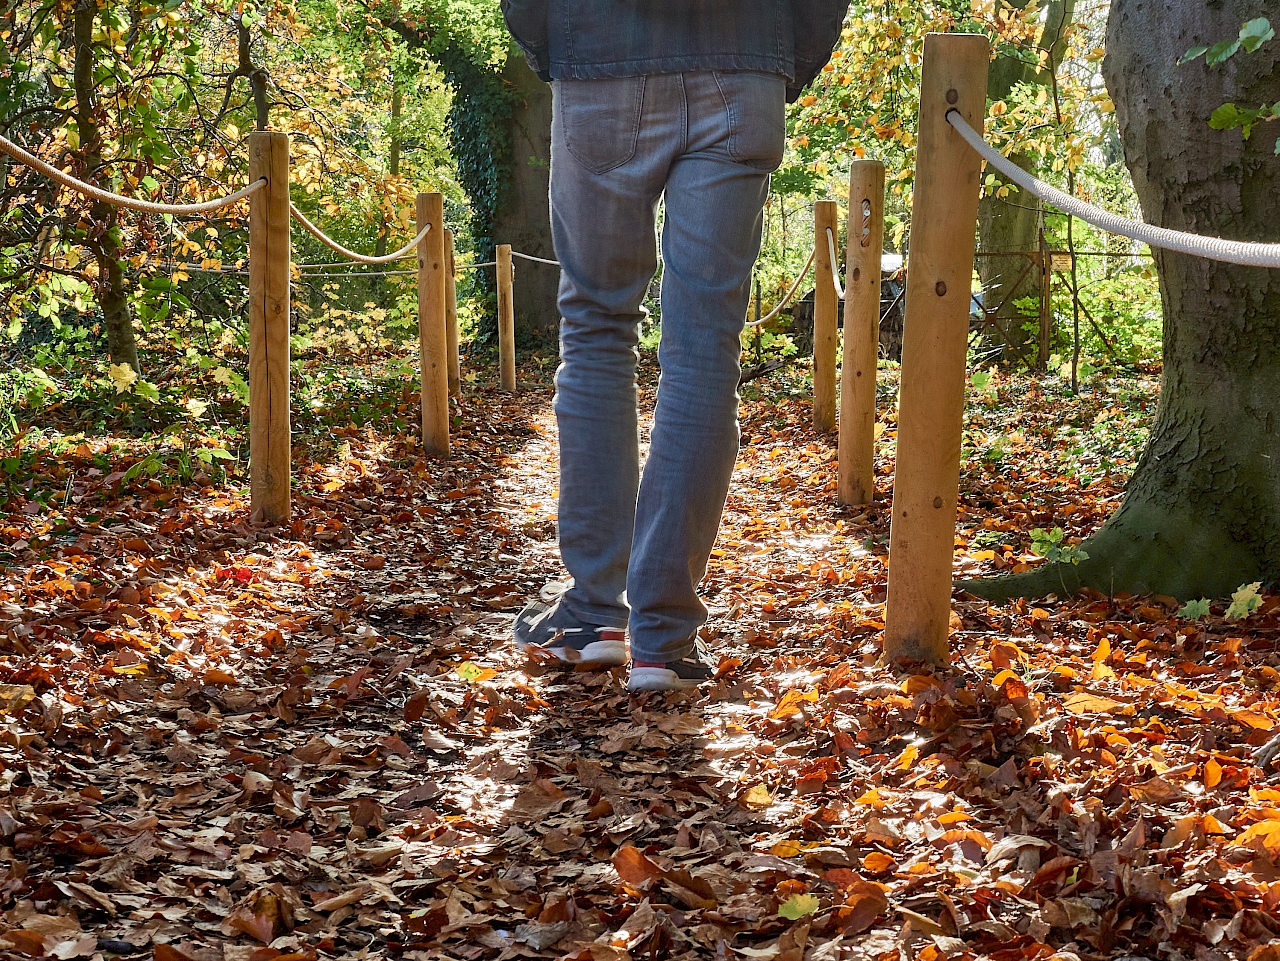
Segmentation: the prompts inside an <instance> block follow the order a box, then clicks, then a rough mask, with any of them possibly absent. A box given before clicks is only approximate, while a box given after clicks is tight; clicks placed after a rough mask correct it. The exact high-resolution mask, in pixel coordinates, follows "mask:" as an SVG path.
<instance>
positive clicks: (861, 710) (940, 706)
mask: <svg viewBox="0 0 1280 961" xmlns="http://www.w3.org/2000/svg"><path fill="white" fill-rule="evenodd" d="M792 386H793V385H788V384H787V383H786V382H782V383H780V384H772V385H770V384H762V383H757V384H753V385H752V387H751V389H750V390H749V391H748V392H747V393H748V396H747V398H746V400H745V402H744V407H743V424H742V430H743V439H744V445H743V449H742V454H741V457H740V462H739V465H738V471H737V474H736V477H735V487H734V489H733V491H732V493H731V494H730V499H729V504H728V507H727V510H726V517H725V525H724V528H723V531H722V535H721V537H720V540H719V542H718V543H717V547H716V551H715V556H714V557H713V561H712V571H711V574H710V575H709V578H708V581H707V584H706V593H707V598H708V603H709V605H710V607H711V610H712V620H711V622H710V625H709V628H708V631H707V635H708V640H709V641H710V642H711V644H712V646H713V647H714V648H715V649H716V650H717V651H718V652H719V654H720V656H721V662H720V669H719V671H718V674H717V677H716V679H715V681H714V682H713V683H712V684H711V685H710V687H709V690H707V691H706V692H704V693H702V694H678V695H667V696H660V695H652V696H645V697H632V696H630V695H628V694H627V693H626V691H625V689H624V687H623V682H624V677H623V675H622V673H621V672H620V671H617V672H612V673H597V674H592V673H585V672H582V673H565V672H561V671H556V670H552V669H550V667H548V666H547V665H542V664H538V663H533V662H530V661H528V660H526V659H524V658H522V657H520V656H518V655H517V654H516V653H515V652H514V651H513V650H512V649H511V647H510V646H509V645H508V644H506V643H505V638H506V635H507V632H508V630H509V626H510V623H511V618H512V616H513V614H514V613H515V611H517V610H518V609H519V607H520V605H521V604H522V603H523V600H524V599H525V598H526V597H528V596H529V595H530V594H532V593H533V592H535V591H537V590H538V589H539V588H540V587H541V586H542V585H543V583H544V582H545V581H546V580H547V579H548V578H549V577H554V576H556V575H557V573H558V572H557V569H556V566H555V542H554V537H555V487H554V485H555V480H554V478H555V472H554V426H553V421H552V418H551V414H550V409H549V408H550V392H549V388H548V387H547V386H546V385H545V384H540V385H538V386H536V387H532V388H531V389H529V390H527V391H526V392H525V393H524V394H522V395H521V396H520V397H519V398H509V397H507V396H505V395H503V394H500V393H498V392H496V391H493V390H491V389H485V390H483V391H482V392H478V393H476V394H472V395H471V396H470V397H469V399H468V400H467V401H466V402H464V403H462V404H460V405H459V406H458V409H457V419H456V429H457V434H456V437H455V452H454V457H453V459H452V460H451V461H450V462H449V463H448V464H445V465H441V464H438V463H433V462H424V461H422V459H421V458H420V457H419V456H418V453H417V451H416V450H415V448H414V444H413V441H412V439H410V438H407V437H405V436H379V435H377V434H375V433H372V432H369V431H362V430H356V429H354V428H353V429H350V430H347V431H346V432H345V434H344V436H343V438H342V442H343V444H344V450H345V451H346V452H347V454H348V455H349V456H344V457H343V458H341V459H338V460H331V461H329V462H327V463H326V462H319V461H317V462H310V461H307V460H305V456H304V458H303V460H302V463H301V465H300V467H299V474H300V478H301V484H300V488H301V489H300V491H299V492H298V493H297V495H296V496H295V513H294V518H293V521H292V522H291V524H290V525H289V527H288V529H287V530H282V531H269V530H264V529H261V528H258V527H255V526H254V525H253V524H252V523H250V521H249V519H248V510H247V505H246V503H245V501H244V499H243V496H242V492H241V491H238V490H236V489H235V488H231V487H227V488H224V489H210V488H206V489H203V490H202V489H199V488H194V489H190V490H167V489H159V490H157V489H155V488H156V487H157V486H159V485H155V484H154V483H152V484H147V485H142V486H141V487H139V486H138V485H134V486H133V487H127V486H122V485H120V484H119V483H118V481H119V477H118V476H117V477H116V478H115V482H113V483H106V480H107V478H104V477H103V476H102V472H101V471H97V472H95V471H93V470H90V469H87V466H86V465H88V464H89V463H91V462H96V461H91V457H92V456H93V455H94V453H95V452H94V451H92V450H81V451H76V450H71V451H67V452H64V453H63V454H61V455H60V456H59V458H58V459H57V461H56V464H55V465H54V467H55V468H56V470H60V471H61V472H62V473H61V474H59V475H58V479H59V483H63V482H65V484H66V490H67V496H66V497H65V498H63V499H62V500H61V503H59V502H58V501H57V500H48V499H46V500H43V501H41V500H37V499H36V498H35V497H24V496H23V495H22V494H18V495H15V496H13V497H11V499H10V501H9V502H8V504H7V506H6V512H5V514H4V515H3V519H2V520H0V549H3V550H5V551H6V552H7V553H6V554H4V555H3V556H4V557H7V558H10V560H6V561H4V563H3V567H2V568H0V627H2V628H3V632H4V635H3V636H4V641H3V649H2V650H0V655H2V657H0V759H2V762H0V763H2V764H3V770H2V772H0V847H2V848H3V849H4V854H5V863H6V864H7V865H8V866H7V869H6V873H5V875H4V880H3V899H2V900H0V912H2V914H0V951H2V952H3V954H4V956H6V957H10V956H11V957H37V958H38V957H51V958H117V957H119V958H131V957H139V958H141V957H146V958H156V959H162V961H182V959H191V961H215V959H217V961H272V959H284V961H295V959H298V961H301V959H307V961H310V959H320V958H408V959H419V958H421V959H435V958H449V959H499V958H501V959H507V958H560V959H565V961H625V959H631V958H637V959H638V958H716V959H730V958H760V959H780V961H801V959H813V961H826V959H839V958H874V959H884V961H888V959H891V958H918V959H920V961H939V959H944V958H945V959H967V958H979V957H982V958H987V957H989V958H993V959H997V961H1018V959H1036V958H1049V957H1055V956H1056V957H1060V958H1065V959H1073V958H1075V959H1081V961H1084V959H1094V958H1107V957H1118V956H1144V957H1152V958H1155V957H1161V958H1172V959H1190V958H1193V957H1194V958H1196V959H1197V961H1200V959H1205V961H1209V959H1216V958H1242V959H1249V961H1274V959H1276V958H1277V957H1280V782H1278V780H1277V778H1276V775H1275V773H1274V771H1271V770H1268V769H1266V768H1264V767H1260V766H1259V763H1264V762H1265V761H1266V758H1265V757H1264V758H1262V759H1259V757H1258V755H1257V754H1256V753H1255V752H1256V751H1257V749H1258V748H1259V747H1260V746H1261V745H1264V744H1266V743H1267V742H1268V740H1269V739H1270V738H1272V737H1273V736H1274V735H1275V734H1276V733H1277V727H1278V724H1277V711H1278V710H1280V652H1278V650H1277V637H1278V636H1280V598H1277V597H1276V596H1275V595H1271V594H1267V593H1265V592H1263V593H1258V591H1257V587H1256V586H1255V585H1250V586H1249V587H1250V590H1249V597H1248V598H1246V601H1247V602H1248V603H1247V605H1246V606H1248V607H1250V608H1251V609H1250V610H1247V611H1242V610H1241V609H1239V608H1240V605H1239V604H1237V605H1236V607H1237V609H1233V610H1231V611H1229V612H1228V611H1227V610H1225V608H1224V606H1223V605H1214V606H1213V607H1212V609H1204V610H1202V609H1200V608H1196V610H1195V614H1196V618H1195V619H1188V618H1187V617H1185V616H1180V615H1179V610H1180V608H1179V605H1178V603H1177V602H1175V601H1174V600H1173V599H1171V598H1160V597H1154V598H1153V597H1125V596H1120V597H1116V598H1107V597H1103V596H1098V595H1093V596H1082V597H1080V598H1075V599H1071V600H1061V599H1054V598H1050V599H1049V600H1046V601H1039V602H1035V603H1028V602H1025V601H1017V602H1012V603H1009V604H1005V605H988V604H987V603H986V602H983V601H979V600H976V599H974V598H972V597H969V596H966V595H962V594H957V597H956V601H955V605H954V610H955V616H954V618H953V624H952V626H953V638H952V641H953V655H954V657H953V666H952V668H951V669H949V670H947V671H943V672H938V673H934V674H930V673H924V674H916V675H910V676H901V675H897V674H894V673H893V672H891V671H888V670H886V669H884V668H882V667H880V666H878V665H877V663H876V662H877V657H878V650H877V644H878V636H879V632H880V631H881V630H882V628H883V603H884V594H885V576H886V543H887V535H888V519H887V512H886V511H885V509H884V503H885V499H886V498H887V495H888V494H889V492H890V489H891V485H892V470H893V460H892V443H893V438H894V433H895V432H894V426H893V423H892V418H891V414H889V415H886V417H885V430H884V431H883V433H882V435H881V437H880V440H879V443H880V445H881V452H880V453H881V456H880V458H879V468H878V469H879V472H880V476H879V478H878V485H879V494H880V500H879V501H878V502H877V504H876V505H875V506H874V507H871V508H864V509H843V508H839V507H837V506H836V505H835V502H834V492H835V469H834V449H833V438H830V437H815V436H814V435H813V434H812V432H811V430H810V429H809V428H808V426H807V415H808V408H807V405H806V403H805V402H804V400H803V397H802V396H799V395H798V392H797V391H796V390H794V389H791V387H792ZM997 386H999V385H997ZM652 387H653V378H652V372H651V371H650V372H647V377H646V380H645V383H644V396H645V404H646V407H648V406H650V405H651V395H652ZM1003 387H1004V390H1003V391H1000V390H997V389H996V388H992V389H989V390H986V391H984V392H983V394H982V398H981V399H980V400H979V401H978V403H976V404H975V405H973V407H972V408H971V413H970V417H969V425H968V430H969V436H970V438H971V443H972V450H970V451H969V453H968V456H967V457H966V461H965V466H964V476H963V479H962V488H963V490H962V502H961V529H960V532H959V537H958V542H957V554H956V561H957V571H958V572H961V573H963V574H966V575H972V574H984V573H993V572H997V571H1001V570H1018V569H1022V568H1024V567H1025V566H1029V565H1031V564H1033V563H1035V562H1036V561H1037V558H1036V557H1035V556H1034V555H1033V554H1031V553H1030V545H1031V534H1030V532H1031V531H1032V530H1033V529H1035V528H1049V527H1055V526H1057V527H1063V528H1066V530H1065V532H1064V537H1065V538H1066V542H1067V543H1076V542H1078V539H1079V537H1081V536H1083V535H1085V534H1087V533H1088V532H1089V531H1090V530H1092V529H1094V528H1096V526H1097V525H1098V524H1099V523H1101V521H1102V519H1103V518H1104V517H1105V516H1106V515H1107V513H1109V511H1111V510H1112V509H1113V507H1114V502H1115V498H1116V496H1117V495H1118V494H1119V492H1120V491H1121V490H1122V489H1123V484H1124V481H1125V479H1126V475H1125V471H1126V470H1127V467H1126V464H1125V463H1124V459H1123V458H1122V457H1114V456H1113V458H1112V463H1111V464H1109V465H1105V466H1103V467H1102V468H1101V469H1095V468H1091V467H1088V466H1087V465H1086V466H1082V464H1084V463H1085V461H1086V460H1087V459H1088V455H1087V452H1086V453H1085V455H1084V456H1083V457H1082V458H1078V459H1077V460H1076V461H1075V462H1072V463H1065V462H1064V457H1063V452H1062V449H1061V444H1059V443H1057V439H1058V438H1059V436H1060V431H1061V430H1062V428H1063V427H1064V425H1069V424H1072V423H1076V424H1079V423H1085V424H1088V423H1095V424H1096V423H1099V422H1100V421H1103V420H1105V421H1108V422H1110V423H1120V422H1127V421H1132V420H1134V419H1135V418H1136V417H1137V416H1138V410H1137V407H1138V406H1142V405H1145V404H1146V403H1147V402H1148V400H1149V392H1150V390H1151V389H1153V388H1152V386H1151V384H1150V382H1149V380H1148V382H1147V390H1148V394H1147V396H1146V397H1145V398H1140V399H1139V400H1135V401H1133V402H1132V404H1131V405H1130V407H1129V408H1125V405H1124V404H1123V403H1120V404H1119V405H1117V403H1116V402H1115V401H1114V399H1113V398H1111V397H1109V396H1108V395H1107V394H1106V392H1105V391H1096V392H1095V393H1094V395H1093V396H1088V395H1086V396H1085V397H1084V398H1082V399H1080V400H1079V401H1074V402H1072V403H1069V404H1068V403H1064V402H1062V399H1061V398H1060V397H1057V396H1056V395H1052V394H1051V392H1049V391H1045V390H1041V389H1037V387H1036V386H1035V385H1034V384H1027V383H1026V382H1015V381H1012V380H1009V381H1007V382H1006V383H1004V384H1003ZM891 389H892V387H891V385H890V391H891ZM1138 393H1141V392H1138ZM1135 396H1136V395H1135ZM992 399H998V400H999V401H1000V404H999V406H997V405H995V404H992V403H990V401H991V400H992ZM1015 402H1016V407H1015V406H1014V405H1015ZM984 405H985V406H984ZM1002 417H1006V418H1008V419H1009V420H1010V421H1011V423H1010V424H1007V425H1006V427H1009V428H1013V429H1014V430H1013V433H1014V434H1015V435H1016V436H1017V438H1018V441H1017V444H1018V456H1017V457H1016V458H1010V459H1008V460H1005V459H1004V458H996V457H991V456H989V453H990V451H989V450H984V448H983V442H982V440H981V435H982V434H983V431H985V430H988V429H990V428H991V427H992V425H994V424H995V423H997V422H998V421H999V420H1000V419H1001V418H1002ZM1006 433H1007V432H1006ZM975 438H976V439H975ZM304 454H305V452H304ZM77 458H78V459H79V462H78V461H77ZM115 473H116V474H117V475H118V474H119V473H120V472H115ZM1083 474H1091V475H1092V476H1090V477H1089V478H1088V479H1087V480H1082V475H1083ZM64 475H65V481H63V479H62V478H63V476H64ZM1215 611H1217V613H1216V614H1215V613H1214V612H1215ZM1241 613H1243V614H1244V615H1245V617H1244V619H1234V616H1235V615H1239V614H1241ZM1228 614H1230V615H1232V619H1228V616H1227V615H1228Z"/></svg>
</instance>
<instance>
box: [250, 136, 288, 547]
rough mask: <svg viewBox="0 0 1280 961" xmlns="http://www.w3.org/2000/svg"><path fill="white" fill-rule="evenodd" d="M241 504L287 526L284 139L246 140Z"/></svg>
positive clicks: (285, 142) (261, 515) (286, 212)
mask: <svg viewBox="0 0 1280 961" xmlns="http://www.w3.org/2000/svg"><path fill="white" fill-rule="evenodd" d="M264 177H265V178H266V180H267V186H266V187H265V188H263V189H262V190H259V191H257V192H256V193H254V194H253V195H251V197H250V199H249V504H250V510H251V511H252V513H253V516H254V517H255V518H258V519H260V520H263V521H266V522H267V523H270V524H282V523H286V522H287V521H288V520H289V470H290V465H291V456H290V437H289V135H288V134H283V133H274V132H270V131H265V130H262V131H255V132H254V133H251V134H249V180H250V181H256V180H260V179H262V178H264Z"/></svg>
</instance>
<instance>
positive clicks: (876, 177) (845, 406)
mask: <svg viewBox="0 0 1280 961" xmlns="http://www.w3.org/2000/svg"><path fill="white" fill-rule="evenodd" d="M883 245H884V164H882V163H881V162H880V161H878V160H855V161H853V165H852V167H851V168H850V169H849V243H848V247H847V249H846V253H845V295H844V362H843V364H842V365H841V373H840V471H839V480H838V483H837V485H836V486H837V497H838V499H839V501H840V503H841V504H870V503H871V501H872V500H874V499H875V494H876V485H875V481H876V474H875V448H876V362H877V361H878V360H879V358H880V252H881V249H882V247H883Z"/></svg>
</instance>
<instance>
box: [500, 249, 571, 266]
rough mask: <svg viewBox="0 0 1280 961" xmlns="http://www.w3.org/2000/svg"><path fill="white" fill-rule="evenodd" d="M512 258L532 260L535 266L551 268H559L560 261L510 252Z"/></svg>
mask: <svg viewBox="0 0 1280 961" xmlns="http://www.w3.org/2000/svg"><path fill="white" fill-rule="evenodd" d="M511 256H512V257H519V258H520V259H521V260H532V261H533V262H534V263H535V264H549V265H550V266H552V267H559V266H560V261H558V260H548V259H547V258H546V257H535V256H533V254H522V253H520V251H518V250H513V251H511Z"/></svg>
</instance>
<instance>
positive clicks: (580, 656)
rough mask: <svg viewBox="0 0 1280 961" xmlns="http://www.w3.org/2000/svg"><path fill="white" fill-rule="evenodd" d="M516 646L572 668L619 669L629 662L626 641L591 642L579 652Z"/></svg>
mask: <svg viewBox="0 0 1280 961" xmlns="http://www.w3.org/2000/svg"><path fill="white" fill-rule="evenodd" d="M516 646H517V647H519V648H520V649H521V650H522V651H526V652H530V651H537V652H539V653H544V652H545V653H547V654H550V655H551V656H552V657H554V658H556V660H558V661H560V662H561V663H562V664H571V665H573V666H574V667H621V666H622V665H623V664H626V663H627V661H628V660H629V658H628V657H627V643H626V641H592V642H591V643H590V644H588V645H587V646H586V647H584V648H582V649H581V650H579V649H578V648H576V647H565V646H564V645H559V646H552V647H543V646H541V645H539V644H521V643H520V642H519V641H517V642H516Z"/></svg>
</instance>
